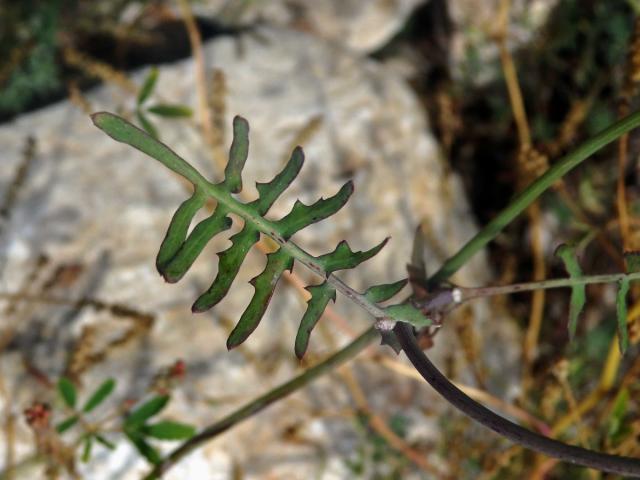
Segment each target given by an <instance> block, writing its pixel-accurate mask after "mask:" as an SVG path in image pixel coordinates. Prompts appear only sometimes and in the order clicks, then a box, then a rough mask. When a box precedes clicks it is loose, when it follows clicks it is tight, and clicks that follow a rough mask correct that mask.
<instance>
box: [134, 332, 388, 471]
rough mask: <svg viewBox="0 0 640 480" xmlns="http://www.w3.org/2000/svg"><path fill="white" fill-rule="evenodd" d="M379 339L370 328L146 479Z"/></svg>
mask: <svg viewBox="0 0 640 480" xmlns="http://www.w3.org/2000/svg"><path fill="white" fill-rule="evenodd" d="M376 338H378V332H377V331H376V330H375V328H373V327H370V328H369V329H367V330H365V331H364V332H363V333H362V334H361V335H360V336H359V337H357V338H356V339H355V340H353V341H352V342H351V343H349V344H348V345H347V346H345V347H344V348H342V349H341V350H339V351H337V352H336V353H334V354H333V355H332V356H330V357H329V358H327V359H326V360H324V361H323V362H320V363H319V364H317V365H315V366H314V367H311V368H310V369H308V370H306V371H305V372H303V373H301V374H300V375H298V376H297V377H294V378H293V379H291V380H289V381H288V382H285V383H283V384H282V385H280V386H279V387H276V388H274V389H273V390H270V391H268V392H267V393H265V394H264V395H262V396H260V397H258V398H256V399H254V400H252V401H251V402H249V403H247V404H246V405H244V406H243V407H241V408H239V409H238V410H236V411H235V412H232V413H231V414H229V415H227V416H226V417H224V418H223V419H221V420H219V421H218V422H216V423H214V424H213V425H210V426H208V427H207V428H205V429H204V430H202V431H201V432H200V433H198V434H197V435H196V436H194V437H191V438H190V439H189V440H187V441H186V442H185V443H183V444H182V445H180V446H179V447H178V448H177V449H175V450H174V451H173V452H171V453H170V454H169V455H168V456H166V457H165V458H164V459H162V461H161V462H160V463H159V464H157V465H156V466H155V467H154V468H153V470H152V471H151V472H150V473H149V474H148V475H147V476H146V477H144V478H145V480H151V479H156V478H159V477H161V476H162V475H163V474H164V473H166V472H167V470H169V469H170V468H171V467H172V466H173V465H175V464H176V463H177V462H179V461H180V460H181V459H182V458H183V457H185V456H186V455H188V454H189V453H191V452H192V451H193V450H195V449H196V448H198V447H200V446H201V445H202V444H203V443H206V442H208V441H209V440H211V439H212V438H214V437H216V436H218V435H220V434H221V433H223V432H225V431H226V430H229V429H230V428H231V427H233V426H234V425H236V424H238V423H240V422H242V421H243V420H246V419H247V418H249V417H251V416H253V415H255V414H256V413H258V412H260V411H261V410H263V409H265V408H266V407H268V406H269V405H271V404H272V403H275V402H277V401H278V400H281V399H282V398H284V397H286V396H287V395H289V394H291V393H293V392H295V391H296V390H299V389H301V388H302V387H305V386H306V385H308V384H309V383H311V382H312V381H314V380H315V379H316V378H318V377H321V376H322V375H324V374H325V373H328V372H330V371H332V370H333V369H334V368H336V367H337V366H338V365H340V364H342V363H344V362H346V361H347V360H349V359H351V358H352V357H354V356H356V355H357V354H358V353H360V352H361V351H362V350H364V349H365V348H366V347H367V346H368V345H369V344H370V343H372V342H373V341H374V340H375V339H376Z"/></svg>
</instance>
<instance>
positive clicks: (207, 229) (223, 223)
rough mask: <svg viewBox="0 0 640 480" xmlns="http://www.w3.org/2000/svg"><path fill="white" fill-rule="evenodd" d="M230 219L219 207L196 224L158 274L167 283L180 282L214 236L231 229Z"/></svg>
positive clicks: (222, 208)
mask: <svg viewBox="0 0 640 480" xmlns="http://www.w3.org/2000/svg"><path fill="white" fill-rule="evenodd" d="M231 223H232V222H231V219H230V218H229V217H228V216H227V211H226V209H225V208H224V207H222V206H221V205H218V207H217V208H216V210H215V211H214V212H213V214H211V216H209V217H208V218H206V219H204V220H202V221H201V222H200V223H198V224H197V225H196V226H195V228H194V229H193V231H192V232H191V234H190V235H189V237H188V238H187V240H186V241H185V242H184V243H183V244H182V245H181V246H180V248H179V249H178V251H177V252H176V254H175V255H174V256H173V258H171V260H169V261H168V262H167V263H166V264H165V266H162V267H161V269H160V274H161V275H162V276H163V277H164V279H165V280H166V281H167V282H169V283H175V282H177V281H178V280H180V279H181V278H182V277H183V276H184V274H185V273H186V272H187V270H189V268H191V265H193V262H195V261H196V258H198V255H200V253H201V252H202V250H203V249H204V247H205V246H206V245H207V243H209V240H211V239H212V238H213V237H214V236H216V235H217V234H218V233H220V232H223V231H225V230H228V229H229V228H231Z"/></svg>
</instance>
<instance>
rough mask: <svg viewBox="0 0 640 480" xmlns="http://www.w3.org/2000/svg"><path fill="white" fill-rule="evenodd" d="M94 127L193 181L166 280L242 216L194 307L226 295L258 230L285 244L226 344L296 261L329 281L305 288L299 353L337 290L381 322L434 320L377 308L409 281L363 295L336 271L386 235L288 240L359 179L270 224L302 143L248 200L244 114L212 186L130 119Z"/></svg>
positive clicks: (328, 211)
mask: <svg viewBox="0 0 640 480" xmlns="http://www.w3.org/2000/svg"><path fill="white" fill-rule="evenodd" d="M92 119H93V122H94V124H95V125H96V126H97V127H98V128H100V129H102V130H103V131H104V132H106V133H107V134H108V135H109V136H111V137H112V138H114V139H115V140H117V141H119V142H123V143H126V144H128V145H131V146H133V147H135V148H137V149H138V150H140V151H142V152H144V153H146V154H147V155H149V156H151V157H152V158H155V159H156V160H158V161H160V162H161V163H163V164H164V165H165V166H166V167H168V168H169V169H171V170H173V171H174V172H175V173H177V174H179V175H181V176H182V177H184V178H185V179H187V180H188V181H189V182H191V183H192V184H193V187H194V189H193V194H192V196H191V197H190V198H189V199H187V200H186V201H185V202H183V203H182V205H180V206H179V207H178V210H177V211H176V213H175V214H174V216H173V218H172V220H171V223H170V225H169V228H168V230H167V234H166V236H165V238H164V240H163V242H162V245H161V246H160V250H159V252H158V256H157V259H156V266H157V269H158V271H159V272H160V274H161V275H162V276H163V277H164V278H165V280H166V281H168V282H177V281H178V280H180V279H181V278H182V276H183V275H184V274H185V273H186V272H187V271H188V270H189V268H190V267H191V265H192V264H193V263H194V262H195V260H196V258H197V257H198V255H199V254H200V253H201V251H202V250H203V248H204V247H205V245H206V244H207V243H208V242H209V241H210V240H211V239H212V238H213V237H214V236H215V235H217V234H219V233H221V232H223V231H225V230H227V229H229V228H230V227H231V223H232V220H231V218H230V217H229V214H235V215H238V216H239V217H241V218H242V219H243V220H244V226H243V228H242V230H241V231H240V232H239V233H236V234H235V235H233V236H232V237H231V242H232V245H231V247H229V248H228V249H227V250H225V251H223V252H220V253H219V254H218V255H219V257H220V261H219V264H218V274H217V276H216V278H215V280H214V281H213V283H212V284H211V286H210V287H209V289H208V290H207V291H206V292H204V293H203V294H202V295H200V297H198V299H197V300H196V301H195V303H194V304H193V307H192V309H193V311H194V312H203V311H205V310H208V309H210V308H211V307H213V306H214V305H216V304H217V303H218V302H220V301H221V300H222V299H223V298H224V297H225V296H226V294H227V293H228V291H229V289H230V287H231V284H232V282H233V280H234V279H235V277H236V275H237V274H238V271H239V269H240V266H241V264H242V262H243V260H244V258H245V257H246V255H247V253H248V252H249V250H250V249H251V248H252V247H253V245H255V244H256V243H257V242H258V240H259V239H260V234H264V235H267V236H268V237H270V238H271V239H273V240H274V241H275V242H276V243H277V244H278V246H279V248H278V249H277V250H276V251H274V252H272V253H270V254H268V255H267V265H266V267H265V269H264V270H263V271H262V273H260V274H259V275H258V276H256V277H255V278H253V279H252V280H251V284H252V285H253V286H254V288H255V292H254V295H253V297H252V299H251V301H250V302H249V305H248V306H247V308H246V310H245V311H244V313H243V314H242V315H241V317H240V320H239V321H238V324H237V325H236V327H235V328H234V330H233V331H232V332H231V334H230V336H229V338H228V340H227V347H228V348H233V347H236V346H238V345H240V344H241V343H242V342H244V341H245V340H246V339H247V338H248V337H249V335H250V334H251V333H252V332H253V331H254V330H255V328H256V327H257V326H258V324H259V322H260V320H261V319H262V317H263V315H264V313H265V311H266V309H267V306H268V304H269V301H270V299H271V296H272V295H273V292H274V289H275V286H276V283H277V282H278V280H279V278H280V277H281V275H282V274H283V273H284V272H285V270H289V271H291V270H292V268H293V263H294V261H295V260H297V261H299V262H300V263H302V264H303V265H305V266H306V267H308V268H309V269H311V270H312V271H313V272H314V273H316V274H317V275H319V276H321V277H322V278H323V281H322V282H321V283H319V284H317V285H311V286H308V287H307V290H308V291H309V293H310V294H311V298H310V299H309V301H308V304H307V310H306V312H305V314H304V316H303V318H302V321H301V323H300V327H299V329H298V333H297V335H296V340H295V353H296V355H297V356H298V357H299V358H301V357H302V356H303V355H304V353H305V351H306V349H307V346H308V343H309V336H310V333H311V331H312V330H313V328H314V327H315V325H316V323H317V322H318V320H319V319H320V316H321V315H322V313H323V312H324V310H325V308H326V307H327V305H328V303H329V302H330V301H335V298H336V291H337V290H338V291H340V292H341V293H343V294H344V295H346V296H347V297H348V298H350V299H351V300H352V301H354V302H355V303H356V304H358V305H359V306H360V307H362V308H364V309H365V310H366V311H368V312H369V313H370V314H371V315H373V316H374V317H375V319H376V320H377V321H378V322H379V324H380V325H382V324H385V322H386V324H387V326H389V324H391V325H392V324H393V323H395V322H396V321H405V322H409V323H411V324H413V325H415V326H417V327H423V326H427V325H430V324H431V322H430V320H429V319H428V318H425V317H424V316H423V315H422V313H421V312H420V310H418V309H417V308H415V307H414V306H412V305H410V304H398V305H392V306H388V307H384V308H383V307H380V306H378V303H379V302H384V301H387V300H389V299H390V298H391V297H393V296H394V295H395V294H397V293H398V292H399V291H400V289H402V287H403V286H404V284H405V282H404V281H402V282H396V283H392V284H385V285H378V286H375V287H371V288H370V289H369V290H367V291H366V292H365V293H359V292H356V291H355V290H353V289H351V288H350V287H349V286H348V285H346V284H344V283H343V282H342V281H341V280H340V279H339V278H337V277H335V276H334V275H333V273H334V272H336V271H339V270H345V269H351V268H354V267H356V266H358V265H359V264H360V263H362V262H364V261H366V260H368V259H370V258H371V257H373V256H374V255H376V254H377V253H378V252H379V251H380V250H381V249H382V247H383V246H384V245H385V243H386V240H384V241H383V242H381V243H380V244H379V245H377V246H376V247H374V248H372V249H370V250H367V251H363V252H360V251H359V252H354V251H352V250H351V248H350V247H349V245H348V244H347V243H346V242H344V241H342V242H340V243H339V244H338V246H337V247H336V248H335V250H334V251H333V252H331V253H327V254H325V255H321V256H317V257H315V256H312V255H310V254H308V253H307V252H305V251H304V250H302V249H301V248H300V247H298V246H297V245H296V244H295V243H293V242H292V241H291V240H290V238H291V237H292V236H293V235H294V234H295V233H296V232H298V231H300V230H301V229H303V228H305V227H307V226H308V225H311V224H312V223H315V222H318V221H320V220H323V219H325V218H328V217H330V216H331V215H333V214H335V213H336V212H337V211H338V210H340V208H342V207H343V206H344V205H345V204H346V202H347V200H348V199H349V197H350V196H351V194H352V193H353V184H352V183H351V182H347V183H346V184H345V185H344V186H343V187H342V188H341V189H340V190H339V191H338V193H336V194H335V195H334V196H333V197H330V198H327V199H320V200H318V201H317V202H316V203H314V204H312V205H305V204H303V203H302V202H300V201H296V203H295V205H294V206H293V208H292V210H291V212H289V214H287V215H285V216H284V217H283V218H281V219H280V220H276V221H271V220H268V219H266V218H265V215H266V214H267V212H268V211H269V209H270V208H271V206H272V205H273V203H274V202H275V201H276V200H277V199H278V197H279V196H280V195H281V194H282V193H283V192H284V191H285V189H286V188H287V187H288V186H289V185H290V184H291V182H292V181H293V180H294V179H295V178H296V176H297V175H298V173H299V172H300V169H301V168H302V164H303V162H304V154H303V152H302V149H301V148H300V147H297V148H295V149H294V150H293V152H292V154H291V157H290V159H289V161H288V162H287V164H286V166H285V167H284V169H283V170H282V171H281V172H280V173H279V174H277V175H276V176H275V177H274V178H273V180H271V181H270V182H268V183H257V184H256V187H257V190H258V194H259V195H258V198H257V199H256V200H254V201H252V202H250V203H242V202H241V201H239V200H238V199H237V198H236V197H235V196H234V194H237V193H239V192H240V191H241V190H242V178H241V174H242V170H243V167H244V165H245V162H246V160H247V156H248V153H249V124H248V123H247V121H246V120H245V119H243V118H241V117H235V118H234V120H233V142H232V144H231V149H230V152H229V162H228V163H227V166H226V168H225V171H224V180H223V181H222V182H220V183H217V184H214V183H211V182H209V181H207V180H206V179H205V178H204V177H202V175H201V174H200V173H199V172H198V171H197V170H195V169H194V168H193V167H192V166H191V165H190V164H189V163H187V162H186V161H185V160H183V159H182V158H180V157H179V156H178V155H177V154H175V153H174V152H173V151H172V150H171V149H170V148H169V147H167V146H166V145H164V144H162V143H160V142H159V141H157V140H156V139H154V138H153V137H151V136H149V135H148V134H146V133H145V132H143V131H141V130H140V129H138V128H136V127H135V126H133V125H131V124H130V123H129V122H127V121H126V120H124V119H122V118H120V117H118V116H116V115H113V114H110V113H106V112H100V113H96V114H94V115H93V116H92ZM209 198H213V199H214V200H216V202H217V205H216V208H215V210H214V212H213V213H212V214H211V215H210V216H209V217H208V218H206V219H204V220H202V221H201V222H199V223H198V224H197V225H196V226H195V227H193V229H192V230H191V231H189V229H190V226H191V223H192V221H193V218H194V216H195V215H196V213H197V212H198V211H199V210H200V209H202V208H203V207H204V206H205V203H206V202H207V199H209Z"/></svg>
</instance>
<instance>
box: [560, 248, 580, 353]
mask: <svg viewBox="0 0 640 480" xmlns="http://www.w3.org/2000/svg"><path fill="white" fill-rule="evenodd" d="M556 255H557V256H558V257H560V258H561V259H562V261H563V262H564V267H565V269H566V270H567V273H568V274H569V276H570V277H571V278H580V277H581V276H582V269H581V268H580V265H579V264H578V259H577V258H576V252H575V248H573V247H570V246H569V245H564V244H563V245H560V246H559V247H558V248H557V249H556ZM585 290H586V289H585V285H584V284H581V285H573V286H572V287H571V304H570V307H569V325H568V328H569V340H570V341H571V340H573V339H574V338H575V335H576V330H577V328H578V317H579V316H580V313H581V312H582V309H583V308H584V304H585V302H586V300H587V297H586V293H585Z"/></svg>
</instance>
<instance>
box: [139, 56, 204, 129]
mask: <svg viewBox="0 0 640 480" xmlns="http://www.w3.org/2000/svg"><path fill="white" fill-rule="evenodd" d="M158 75H159V73H158V69H157V68H156V67H153V68H151V70H149V74H148V75H147V77H146V78H145V80H144V82H143V84H142V87H140V91H139V92H138V98H137V99H136V118H137V119H138V122H140V125H141V126H142V128H143V129H144V130H145V131H146V132H147V133H148V134H149V135H151V136H152V137H154V138H160V137H159V135H158V129H157V128H156V127H155V125H154V124H153V122H152V121H151V120H150V119H149V117H148V116H147V114H149V113H150V114H152V115H157V116H159V117H167V118H186V117H190V116H191V115H192V113H193V112H192V111H191V109H190V108H189V107H187V106H186V105H173V104H166V103H157V104H154V105H150V106H147V105H146V103H147V100H148V99H149V97H150V96H151V94H152V93H153V91H154V90H155V88H156V84H157V83H158Z"/></svg>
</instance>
